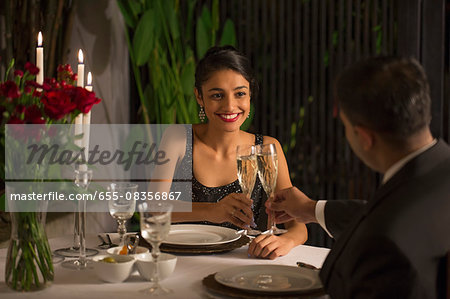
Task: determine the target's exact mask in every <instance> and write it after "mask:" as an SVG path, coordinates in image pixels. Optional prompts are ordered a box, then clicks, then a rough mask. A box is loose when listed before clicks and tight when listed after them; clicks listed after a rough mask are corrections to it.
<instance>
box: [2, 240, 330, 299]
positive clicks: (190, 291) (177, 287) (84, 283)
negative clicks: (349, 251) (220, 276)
mask: <svg viewBox="0 0 450 299" xmlns="http://www.w3.org/2000/svg"><path fill="white" fill-rule="evenodd" d="M71 237H72V236H67V237H63V238H55V239H51V240H50V246H51V247H52V249H56V248H61V247H67V246H70V245H71V243H70V240H71ZM98 244H99V242H98V239H97V238H96V236H88V238H87V246H88V247H95V246H96V245H98ZM328 251H329V249H327V248H320V247H312V246H306V245H302V246H298V247H296V248H294V249H293V250H292V251H291V252H290V253H289V254H288V255H286V256H283V257H280V258H278V259H276V260H273V261H271V260H265V259H254V258H249V257H248V256H247V246H244V247H241V248H239V249H236V250H233V251H231V252H228V253H222V254H213V255H189V256H187V255H178V260H177V265H176V267H175V271H174V273H173V274H172V276H171V277H169V278H167V279H165V280H163V281H162V284H163V285H164V286H166V287H167V288H171V289H172V290H174V293H173V294H172V295H171V296H169V297H167V298H185V299H191V298H213V297H212V296H211V294H210V293H209V292H207V291H206V289H205V288H204V287H203V286H202V283H201V281H202V279H203V278H204V277H206V276H208V275H209V274H212V273H215V272H217V271H221V270H223V269H226V268H229V267H233V266H240V265H255V264H281V265H292V266H295V265H296V262H297V261H302V262H305V263H309V264H312V265H314V266H316V267H321V266H322V263H323V261H324V260H325V257H326V256H327V254H328ZM101 252H102V251H101ZM6 254H7V249H6V248H4V249H1V250H0V298H2V299H6V298H45V299H49V298H64V299H69V298H74V299H75V298H76V299H80V298H90V299H92V298H108V299H114V298H143V297H146V296H145V295H144V294H142V293H140V292H139V291H140V290H142V289H145V288H147V287H149V286H150V282H148V281H145V280H144V279H142V278H141V277H140V276H139V274H138V273H137V272H135V273H133V274H132V276H130V277H129V278H128V279H127V280H126V281H124V282H122V283H105V282H102V281H101V280H100V279H99V278H97V277H96V275H95V273H94V271H93V270H90V269H88V270H82V271H75V270H69V269H66V268H63V267H62V266H61V264H56V265H55V279H54V281H53V284H52V286H50V287H48V288H46V289H44V290H42V291H38V292H30V293H19V292H15V291H12V290H11V289H9V288H8V287H7V286H6V284H5V261H6Z"/></svg>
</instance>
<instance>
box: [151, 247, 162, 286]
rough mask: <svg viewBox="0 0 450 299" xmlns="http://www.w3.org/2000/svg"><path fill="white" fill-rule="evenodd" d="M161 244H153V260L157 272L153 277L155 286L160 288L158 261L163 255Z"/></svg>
mask: <svg viewBox="0 0 450 299" xmlns="http://www.w3.org/2000/svg"><path fill="white" fill-rule="evenodd" d="M159 245H160V243H153V244H152V258H153V262H154V263H155V272H154V274H153V277H152V281H153V284H154V285H155V286H156V287H158V285H159V266H158V259H159V255H160V254H161V251H160V250H159Z"/></svg>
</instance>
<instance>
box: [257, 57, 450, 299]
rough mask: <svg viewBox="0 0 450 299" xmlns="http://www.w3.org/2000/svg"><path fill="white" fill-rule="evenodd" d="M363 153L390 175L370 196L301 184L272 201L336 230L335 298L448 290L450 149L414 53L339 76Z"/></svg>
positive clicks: (293, 215) (348, 122) (331, 260)
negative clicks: (437, 135) (340, 194)
mask: <svg viewBox="0 0 450 299" xmlns="http://www.w3.org/2000/svg"><path fill="white" fill-rule="evenodd" d="M335 97H336V99H337V100H338V104H339V107H340V118H341V120H342V122H343V124H344V127H345V135H346V138H347V141H348V142H349V144H350V146H351V148H352V149H353V151H354V152H355V154H356V155H357V156H358V157H359V158H360V159H361V160H362V161H363V162H364V163H365V164H366V165H367V166H369V167H370V168H372V169H374V170H376V171H378V172H380V173H382V174H384V176H383V182H382V185H381V186H380V187H379V189H378V190H377V192H376V193H375V195H374V196H373V198H372V199H370V200H369V201H368V202H367V203H363V202H360V201H326V202H324V201H320V202H319V203H318V202H316V201H313V200H311V199H309V198H308V197H307V196H306V195H305V194H303V193H302V192H301V191H300V190H298V189H297V188H295V187H293V188H289V189H285V190H282V191H280V192H278V193H277V194H276V195H275V196H274V198H273V200H272V201H268V202H267V203H266V206H267V208H268V209H269V210H271V211H275V212H276V214H277V222H284V221H287V220H291V219H296V220H297V221H300V222H305V223H308V222H319V223H321V225H322V226H323V227H324V228H325V229H326V230H327V231H328V232H329V233H330V234H331V235H333V236H334V237H335V239H336V243H335V244H334V246H333V248H332V250H331V251H330V254H329V255H328V257H327V259H326V261H325V263H324V265H323V267H322V270H321V272H320V277H321V280H322V282H323V284H324V287H325V289H326V291H327V293H328V294H330V296H331V297H332V298H444V296H445V268H446V263H445V255H446V253H447V252H448V251H449V250H450V147H449V146H448V145H447V144H446V143H445V142H444V141H442V140H439V141H437V140H435V139H433V137H432V135H431V132H430V129H429V123H430V119H431V115H430V106H431V103H430V102H431V101H430V96H429V86H428V83H427V79H426V76H425V73H424V71H423V69H422V67H421V66H420V65H419V63H418V62H417V61H415V60H414V59H405V58H394V57H378V58H371V59H368V60H365V61H362V62H360V63H357V64H355V65H353V66H351V67H350V68H348V69H346V70H345V71H344V72H342V74H341V75H340V76H339V77H338V79H337V81H336V83H335Z"/></svg>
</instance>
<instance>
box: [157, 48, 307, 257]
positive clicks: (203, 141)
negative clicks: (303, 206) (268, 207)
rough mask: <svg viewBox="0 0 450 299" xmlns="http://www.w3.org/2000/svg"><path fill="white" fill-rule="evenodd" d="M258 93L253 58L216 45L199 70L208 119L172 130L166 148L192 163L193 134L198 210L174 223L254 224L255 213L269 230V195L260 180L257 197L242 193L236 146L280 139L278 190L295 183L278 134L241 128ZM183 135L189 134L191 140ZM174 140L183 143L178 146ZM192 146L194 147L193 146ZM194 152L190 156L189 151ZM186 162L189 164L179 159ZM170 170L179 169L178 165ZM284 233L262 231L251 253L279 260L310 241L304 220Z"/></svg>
mask: <svg viewBox="0 0 450 299" xmlns="http://www.w3.org/2000/svg"><path fill="white" fill-rule="evenodd" d="M256 91H257V83H256V79H255V77H254V76H253V72H252V70H251V67H250V63H249V61H248V59H247V58H246V57H245V56H243V55H242V54H241V53H239V52H238V51H237V50H236V49H234V48H233V47H231V46H225V47H213V48H211V49H210V50H209V51H208V52H207V53H206V55H205V57H204V58H203V59H202V60H200V62H199V63H198V65H197V68H196V74H195V96H196V99H197V103H198V104H199V105H200V107H201V108H200V113H199V116H200V118H201V119H202V118H204V117H205V116H206V118H207V122H206V123H202V124H196V125H193V126H192V136H190V135H191V134H190V132H180V131H177V130H176V129H175V130H172V132H170V130H169V132H170V133H169V134H165V135H166V136H171V137H169V138H164V139H165V140H163V141H162V147H163V148H164V147H166V148H171V149H174V148H177V149H179V150H178V151H176V152H174V151H173V150H172V151H171V153H170V154H169V157H168V158H170V159H171V161H178V162H180V161H186V160H189V159H190V157H188V155H189V154H190V153H188V152H189V151H186V140H188V143H189V139H190V138H192V148H193V150H192V152H193V153H192V172H193V178H192V212H189V213H182V212H178V213H173V216H172V221H173V222H193V221H206V222H211V223H215V224H221V225H224V226H235V227H240V228H248V227H249V226H250V225H251V224H252V218H253V217H254V219H255V222H256V224H257V225H258V226H257V228H258V229H260V230H263V231H264V230H266V229H267V214H266V212H265V207H264V202H265V201H266V199H267V197H266V195H265V193H264V190H263V188H262V186H261V183H260V181H259V179H257V182H256V184H255V188H254V191H253V193H252V196H251V199H252V200H253V206H254V208H253V211H252V200H251V199H249V198H248V197H246V196H244V195H243V194H242V193H241V189H240V187H239V183H238V180H237V165H236V147H237V146H238V145H240V144H261V143H264V144H268V143H274V144H275V145H276V149H277V153H278V179H277V184H276V190H281V189H285V188H288V187H291V186H292V184H291V181H290V178H289V171H288V167H287V163H286V159H285V157H284V154H283V150H282V148H281V146H280V143H279V142H278V141H277V140H276V139H275V138H272V137H269V136H264V137H263V136H262V135H254V134H250V133H247V132H244V131H242V130H240V127H241V125H242V124H243V123H244V121H245V119H246V118H247V117H248V115H249V113H250V99H251V96H252V95H254V94H255V92H256ZM181 135H185V136H184V137H185V138H180V137H183V136H181ZM174 142H175V143H177V144H176V146H174ZM188 147H189V146H188ZM186 153H188V154H187V155H185V154H186ZM177 164H178V165H183V163H181V162H180V163H177ZM165 171H166V172H168V173H173V171H175V163H172V166H169V167H166V168H165ZM286 228H287V229H288V232H287V233H285V234H283V235H281V236H274V235H260V236H258V237H256V238H255V239H253V241H252V242H251V244H250V246H249V249H248V253H249V255H250V256H255V257H261V258H270V259H274V258H276V257H278V256H282V255H285V254H287V253H288V252H289V251H290V250H291V249H292V248H293V247H295V246H297V245H299V244H303V243H304V242H305V241H306V239H307V230H306V227H305V225H304V224H300V223H297V222H295V221H292V222H290V223H287V224H286Z"/></svg>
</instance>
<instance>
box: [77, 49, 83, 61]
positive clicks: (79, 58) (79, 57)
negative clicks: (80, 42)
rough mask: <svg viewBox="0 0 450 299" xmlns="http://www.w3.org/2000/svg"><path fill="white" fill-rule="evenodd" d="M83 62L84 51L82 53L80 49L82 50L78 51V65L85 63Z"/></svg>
mask: <svg viewBox="0 0 450 299" xmlns="http://www.w3.org/2000/svg"><path fill="white" fill-rule="evenodd" d="M83 60H84V58H83V51H81V49H80V50H78V63H83Z"/></svg>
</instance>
